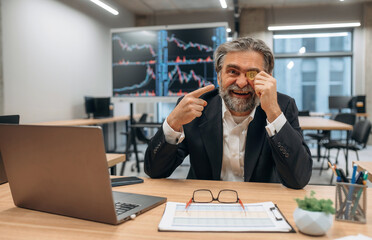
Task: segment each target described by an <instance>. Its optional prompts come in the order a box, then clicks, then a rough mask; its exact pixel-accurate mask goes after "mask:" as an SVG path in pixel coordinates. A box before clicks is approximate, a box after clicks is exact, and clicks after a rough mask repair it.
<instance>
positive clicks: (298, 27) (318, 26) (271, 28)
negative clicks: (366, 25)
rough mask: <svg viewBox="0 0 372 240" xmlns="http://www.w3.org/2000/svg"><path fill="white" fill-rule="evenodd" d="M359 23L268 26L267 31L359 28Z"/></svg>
mask: <svg viewBox="0 0 372 240" xmlns="http://www.w3.org/2000/svg"><path fill="white" fill-rule="evenodd" d="M359 26H360V22H350V23H328V24H310V25H291V26H269V27H268V28H267V29H268V30H269V31H281V30H301V29H322V28H343V27H359Z"/></svg>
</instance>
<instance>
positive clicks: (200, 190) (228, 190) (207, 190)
mask: <svg viewBox="0 0 372 240" xmlns="http://www.w3.org/2000/svg"><path fill="white" fill-rule="evenodd" d="M202 191H205V192H209V193H210V194H211V196H212V200H211V201H208V202H202V201H195V198H194V197H195V193H197V192H202ZM221 192H233V193H235V194H236V201H235V202H233V201H232V202H224V201H221V200H220V199H219V198H220V194H221ZM213 201H217V202H219V203H239V195H238V192H237V191H236V190H232V189H222V190H220V191H219V192H218V194H217V197H216V198H215V197H214V195H213V193H212V191H211V190H209V189H197V190H195V191H194V193H193V194H192V202H194V203H211V202H213Z"/></svg>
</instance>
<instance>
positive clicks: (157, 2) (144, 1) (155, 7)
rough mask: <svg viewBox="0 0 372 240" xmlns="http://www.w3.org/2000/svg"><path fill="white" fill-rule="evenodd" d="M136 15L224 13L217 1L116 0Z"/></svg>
mask: <svg viewBox="0 0 372 240" xmlns="http://www.w3.org/2000/svg"><path fill="white" fill-rule="evenodd" d="M116 2H117V3H119V4H120V5H122V6H123V7H124V8H126V9H128V10H129V11H131V12H133V13H135V14H137V15H152V14H162V13H164V14H171V13H185V12H200V11H226V9H222V8H221V5H220V2H219V0H116ZM226 2H227V5H228V9H229V10H233V9H234V0H226ZM237 2H238V6H239V8H261V7H265V8H271V7H304V6H317V5H319V6H320V5H332V4H350V3H361V2H372V0H344V1H343V2H340V0H237Z"/></svg>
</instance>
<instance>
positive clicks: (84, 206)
mask: <svg viewBox="0 0 372 240" xmlns="http://www.w3.org/2000/svg"><path fill="white" fill-rule="evenodd" d="M0 151H1V155H2V157H3V161H4V166H5V170H6V173H7V176H8V181H9V186H10V190H11V193H12V197H13V201H14V204H15V205H16V206H18V207H21V208H27V209H33V210H37V211H42V212H48V213H54V214H60V215H64V216H70V217H75V218H80V219H86V220H91V221H96V222H102V223H108V224H119V223H121V222H124V221H126V220H128V219H130V218H131V217H133V216H136V215H138V214H140V213H143V212H145V211H148V210H150V209H152V208H154V207H156V206H158V205H160V204H162V203H164V202H165V201H166V198H164V197H156V196H149V195H140V194H133V193H124V192H117V191H112V188H111V181H110V176H109V170H108V165H107V161H106V154H105V147H104V143H103V135H102V130H101V129H100V128H98V127H65V126H40V125H39V126H37V125H0Z"/></svg>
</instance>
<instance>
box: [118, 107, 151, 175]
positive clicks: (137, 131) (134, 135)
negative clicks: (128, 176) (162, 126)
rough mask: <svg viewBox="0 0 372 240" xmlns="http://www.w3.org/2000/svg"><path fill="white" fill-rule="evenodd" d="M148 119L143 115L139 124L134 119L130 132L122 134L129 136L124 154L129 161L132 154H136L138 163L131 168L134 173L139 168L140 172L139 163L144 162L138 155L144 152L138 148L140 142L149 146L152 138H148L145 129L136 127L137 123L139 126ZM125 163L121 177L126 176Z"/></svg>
mask: <svg viewBox="0 0 372 240" xmlns="http://www.w3.org/2000/svg"><path fill="white" fill-rule="evenodd" d="M146 119H147V113H144V114H142V115H141V117H140V119H139V120H138V122H137V121H135V120H134V119H132V127H130V129H129V130H128V132H122V133H121V134H122V135H126V136H127V142H126V147H125V151H124V152H123V153H124V154H126V156H127V160H129V157H131V155H132V154H135V157H136V162H135V163H133V164H132V166H131V171H132V172H134V170H135V168H137V172H140V169H139V163H140V162H143V159H142V160H140V159H139V158H138V153H142V151H139V150H138V148H137V147H138V146H137V143H138V141H139V142H141V143H145V144H148V143H149V142H150V138H148V137H147V134H146V132H145V128H144V127H135V125H136V124H137V123H139V124H140V123H146ZM137 140H138V141H137ZM125 162H127V161H125ZM125 162H124V163H123V165H122V167H121V170H120V175H123V174H124V169H125V165H126V164H125Z"/></svg>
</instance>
